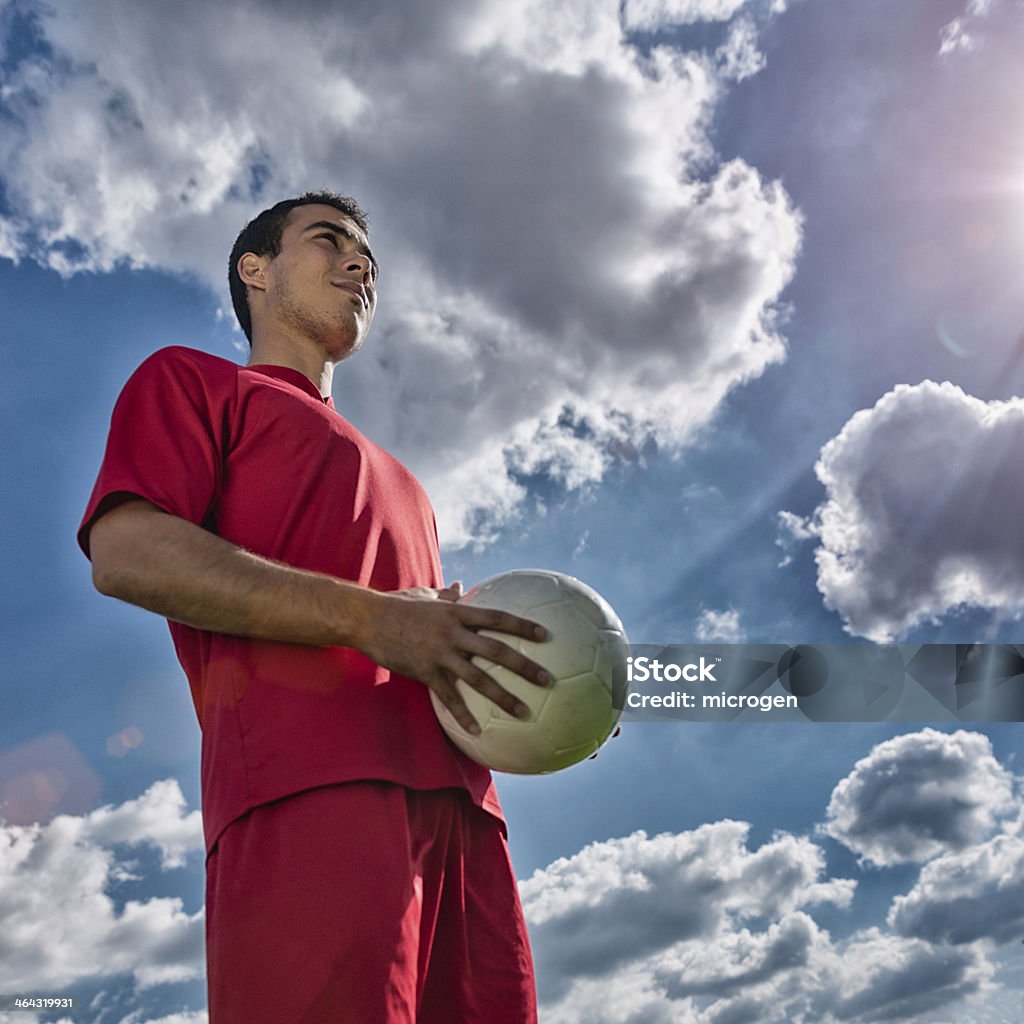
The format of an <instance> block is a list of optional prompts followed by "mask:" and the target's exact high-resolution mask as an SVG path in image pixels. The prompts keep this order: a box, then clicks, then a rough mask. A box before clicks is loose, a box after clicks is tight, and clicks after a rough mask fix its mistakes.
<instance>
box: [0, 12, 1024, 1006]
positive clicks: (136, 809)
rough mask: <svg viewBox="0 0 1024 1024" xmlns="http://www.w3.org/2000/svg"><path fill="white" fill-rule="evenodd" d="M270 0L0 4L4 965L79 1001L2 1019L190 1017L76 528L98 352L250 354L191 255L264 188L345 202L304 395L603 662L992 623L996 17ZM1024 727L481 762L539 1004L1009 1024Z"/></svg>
mask: <svg viewBox="0 0 1024 1024" xmlns="http://www.w3.org/2000/svg"><path fill="white" fill-rule="evenodd" d="M289 10H290V14H289V16H288V17H287V18H285V17H284V16H283V15H282V14H281V13H280V12H279V10H278V8H277V7H276V6H275V5H270V4H260V3H247V4H244V5H243V4H240V3H233V2H228V3H223V4H218V5H216V8H214V7H213V6H212V5H205V4H201V3H199V2H198V0H190V2H186V3H184V4H182V5H181V6H180V7H179V8H178V9H176V12H175V15H174V17H173V19H172V18H171V17H170V15H169V14H168V13H167V12H164V11H162V10H161V9H160V7H159V5H139V4H131V3H129V2H127V0H102V2H99V3H94V4H90V5H87V6H85V5H75V4H70V3H60V2H58V3H52V4H47V5H44V4H39V3H34V2H31V0H8V2H6V3H0V125H2V131H0V308H2V309H3V317H2V321H0V360H2V364H0V365H2V369H3V384H2V387H0V422H2V423H3V429H4V435H5V443H4V451H5V474H4V484H3V488H2V498H3V502H4V514H5V519H6V522H7V523H8V529H7V530H6V531H4V534H3V539H2V541H0V544H2V553H3V565H4V567H5V576H6V578H7V580H8V586H7V587H6V588H5V590H4V593H3V598H2V600H3V602H4V606H3V611H4V615H3V623H4V625H3V632H4V636H3V650H4V659H3V665H2V667H0V682H2V693H3V710H4V713H3V716H2V717H0V817H2V818H3V819H4V821H3V823H2V824H0V921H2V922H3V924H2V927H0V994H8V993H10V994H15V993H17V992H18V991H21V990H22V989H31V990H33V991H36V992H42V993H58V992H59V993H66V994H70V995H74V996H75V998H76V1000H77V1009H76V1010H75V1011H74V1013H72V1014H70V1015H67V1014H64V1015H61V1014H51V1015H42V1016H39V1017H38V1021H40V1022H43V1021H45V1022H52V1021H58V1020H61V1021H64V1022H67V1021H74V1022H75V1024H82V1022H94V1021H95V1022H102V1024H147V1022H148V1024H156V1022H159V1024H200V1022H203V1021H205V1010H204V1003H205V999H204V987H203V980H202V901H203V897H202V861H201V852H200V846H201V839H200V831H199V824H198V813H197V809H198V806H199V803H198V801H199V792H198V750H199V740H198V731H197V728H196V726H195V723H194V717H193V713H192V709H191V705H190V701H189V697H188V691H187V686H186V684H185V682H184V679H183V677H182V676H181V673H180V670H179V669H178V667H177V664H176V662H175V660H174V657H173V653H172V650H171V645H170V641H169V638H168V636H167V632H166V626H165V625H164V624H163V623H162V622H161V621H159V620H157V619H155V618H154V617H152V616H149V615H147V614H146V613H143V612H141V611H138V610H135V609H132V608H129V607H127V606H124V605H120V604H118V603H116V602H113V601H111V600H108V599H104V598H101V597H100V596H99V595H98V594H96V593H95V592H94V591H93V590H92V588H91V585H90V581H89V572H88V565H87V563H86V562H85V560H84V559H83V558H82V557H81V554H80V553H79V552H78V550H77V547H76V546H75V543H74V531H75V527H76V525H77V521H78V518H79V516H80V514H81V511H82V509H83V507H84V504H85V501H86V499H87V496H88V493H89V490H90V488H91V485H92V481H93V478H94V476H95V472H96V469H97V468H98V463H99V459H100V455H101V452H102V445H103V439H104V436H105V431H106V425H107V421H108V418H109V414H110V409H111V406H112V404H113V401H114V398H115V397H116V394H117V392H118V390H119V388H120V386H121V385H122V383H123V382H124V380H125V379H126V378H127V376H128V375H129V374H130V373H131V371H132V370H133V369H134V367H135V366H136V365H137V364H138V363H139V362H140V361H141V360H142V359H143V358H144V357H145V356H146V355H147V354H148V353H150V352H151V351H153V350H154V349H156V348H159V347H161V346H164V345H169V344H187V345H191V346H194V347H196V348H201V349H204V350H206V351H210V352H214V353H216V354H219V355H222V356H225V357H228V358H235V359H238V360H240V361H244V358H245V354H244V340H243V339H242V337H241V335H240V333H239V332H238V330H237V329H236V328H235V327H234V324H233V321H232V319H231V317H230V315H229V305H228V302H227V294H226V287H225V280H224V278H225V263H226V256H227V251H228V249H229V248H230V244H231V241H232V240H233V238H234V236H235V233H236V232H237V230H238V228H239V227H240V226H241V224H242V223H244V221H245V220H247V219H248V218H249V217H251V216H252V215H253V214H254V213H255V212H257V211H258V210H259V209H261V208H262V207H263V206H264V205H269V204H270V203H271V202H273V201H275V200H276V199H277V198H279V197H281V196H286V195H291V194H295V193H297V192H301V191H303V190H305V189H306V188H309V187H317V186H320V185H327V186H328V187H333V188H337V189H339V190H341V191H343V192H351V193H352V194H354V195H356V196H357V197H358V198H359V199H360V201H361V202H362V203H363V205H364V206H365V207H366V208H367V209H368V210H369V211H370V215H371V228H372V233H373V245H374V251H375V253H376V254H377V255H378V256H379V258H380V261H381V264H382V266H383V274H382V278H381V301H380V310H379V312H378V317H377V323H376V324H375V326H374V330H373V333H372V334H371V337H370V339H369V341H368V343H367V345H366V347H365V349H364V350H363V351H362V352H361V353H360V354H359V355H357V356H356V357H354V358H353V359H352V361H351V362H350V363H348V364H345V365H344V366H342V367H340V368H339V371H338V373H337V374H336V377H335V401H336V403H337V404H338V407H339V408H340V409H341V410H342V411H343V412H345V414H346V415H347V416H348V417H349V418H350V419H352V420H353V421H354V422H355V423H356V424H357V425H358V426H360V427H361V428H362V429H363V430H364V431H365V432H366V433H368V434H369V435H370V436H372V437H374V439H376V440H378V441H380V442H381V443H383V444H384V445H385V446H386V447H388V448H389V449H390V450H392V451H393V452H394V453H395V454H396V455H398V456H399V457H401V458H402V459H403V460H404V461H405V462H406V463H407V464H408V465H409V466H410V467H411V468H412V469H413V470H414V471H415V472H416V473H417V475H418V476H419V477H420V478H421V479H422V480H423V482H424V484H425V485H426V486H427V489H428V491H429V493H430V495H431V497H432V500H433V501H434V504H435V506H436V508H437V512H438V518H439V524H440V529H441V534H442V541H443V542H444V564H445V571H446V575H447V577H448V578H449V579H457V578H458V579H462V580H463V581H464V582H465V583H466V584H467V585H469V584H471V583H473V582H476V581H478V580H480V579H482V578H484V577H486V576H488V575H490V574H492V573H494V572H497V571H501V570H503V569H508V568H513V567H525V566H543V567H548V568H553V569H558V570H561V571H566V572H570V573H572V574H573V575H576V576H579V577H580V578H582V579H584V580H586V581H587V582H588V583H590V584H591V585H592V586H594V587H596V588H597V589H598V590H599V591H601V593H603V594H604V595H605V596H606V597H607V598H608V599H609V600H610V601H611V602H612V604H613V605H614V606H615V607H616V609H617V611H618V612H619V614H620V615H621V617H622V618H623V620H624V623H625V625H626V627H627V630H628V631H629V634H630V637H631V639H632V640H633V641H634V642H637V643H673V642H676V643H689V642H693V641H695V640H707V641H736V640H744V639H746V640H751V641H757V642H765V643H789V642H801V641H802V642H811V643H828V642H841V641H846V640H850V639H854V638H856V639H858V640H860V641H865V640H873V641H892V640H898V641H901V642H907V643H915V642H954V641H956V642H963V641H1003V642H1019V641H1020V640H1021V628H1022V627H1021V613H1022V610H1024V562H1022V559H1021V554H1020V552H1021V550H1022V541H1024V535H1022V530H1021V527H1020V525H1019V523H1020V516H1019V513H1018V511H1017V510H1018V509H1019V508H1020V507H1021V504H1022V500H1024V485H1022V484H1021V482H1020V481H1021V476H1020V474H1019V473H1017V472H1015V465H1016V456H1017V453H1018V452H1019V451H1020V450H1021V445H1022V443H1024V402H1022V400H1021V399H1019V398H1017V397H1016V396H1018V395H1020V393H1021V391H1022V388H1024V366H1022V359H1021V357H1022V353H1024V288H1022V286H1021V284H1020V280H1021V275H1020V267H1021V265H1022V263H1024V133H1022V132H1021V130H1020V127H1021V122H1020V117H1021V114H1020V103H1019V96H1020V95H1021V94H1022V93H1024V81H1022V78H1024V72H1022V71H1021V69H1020V61H1019V53H1020V52H1021V47H1022V43H1024V6H1022V5H1021V4H1020V3H1019V2H1016V0H905V2H900V3H893V2H883V0H858V3H856V4H843V3H840V2H838V0H626V2H625V3H623V4H617V3H610V2H599V0H572V2H564V3H558V4H555V3H553V2H552V0H529V2H525V3H522V4H518V5H509V4H504V3H502V2H500V0H493V2H492V0H487V2H484V3H474V4H470V3H468V2H465V0H445V2H444V3H439V4H436V5H430V11H429V12H428V11H427V10H426V9H425V6H424V5H414V4H411V3H404V2H399V0H394V2H387V3H377V4H369V3H363V2H351V3H346V4H343V5H328V4H321V3H317V2H313V0H309V2H307V3H302V4H297V5H292V6H291V7H290V9H289ZM944 382H948V383H944ZM1020 728H1021V727H1020V726H1019V725H1017V724H1014V723H1004V724H992V725H988V726H979V725H971V726H970V727H968V728H965V729H963V730H960V729H958V725H957V723H955V722H950V721H937V722H934V723H909V724H875V725H868V724H863V725H857V724H852V725H834V724H832V725H826V724H809V725H804V726H798V725H783V724H773V723H764V724H752V723H738V722H736V723H730V724H727V725H697V724H693V723H669V724H641V723H632V724H631V725H630V726H629V727H627V728H626V729H625V730H624V731H623V734H622V736H621V737H620V738H618V739H616V740H615V741H614V743H612V744H611V745H610V746H609V747H608V748H607V749H606V750H605V751H603V752H602V754H601V755H600V757H598V758H597V759H596V760H595V761H593V762H587V763H585V764H584V765H582V766H580V767H578V768H575V769H572V770H569V771H567V772H565V773H563V774H561V775H556V776H552V777H547V778H540V779H520V778H511V777H510V778H502V779H500V780H499V787H500V792H501V795H502V800H503V803H504V805H505V808H506V813H507V816H508V819H509V822H510V830H511V836H512V844H513V855H514V860H515V863H516V867H517V872H518V875H519V877H520V879H521V880H522V883H523V894H524V901H525V904H526V909H527V914H528V917H529V920H530V925H531V930H532V934H533V937H534V943H535V946H536V952H537V960H538V969H539V984H540V992H541V997H542V1003H543V1017H542V1019H543V1020H545V1022H547V1024H563V1022H564V1024H575V1022H588V1024H589V1022H596V1024H627V1022H628V1024H655V1022H664V1021H682V1022H686V1024H690V1022H693V1024H742V1022H747V1021H751V1022H753V1021H766V1022H770V1021H787V1022H789V1021H792V1022H807V1024H810V1022H812V1021H813V1022H825V1024H832V1022H840V1021H852V1022H855V1024H867V1022H871V1021H897V1022H903V1021H906V1022H926V1024H944V1022H956V1024H961V1022H977V1024H1001V1022H1003V1021H1005V1020H1009V1021H1014V1022H1016V1021H1021V1020H1024V1009H1022V1005H1024V998H1022V990H1024V964H1022V961H1021V953H1020V950H1021V948H1022V947H1021V945H1020V940H1021V938H1024V920H1022V914H1021V910H1020V908H1021V907H1022V906H1024V835H1022V830H1024V801H1022V791H1021V779H1020V771H1021V767H1020V760H1019V754H1018V752H1019V749H1020V741H1021V734H1020ZM893 779H896V780H897V782H895V783H894V782H893V781H892V780H893ZM886 780H888V781H886ZM4 1018H5V1015H4V1013H3V1012H2V1011H0V1020H3V1019H4ZM11 1020H12V1021H13V1020H17V1022H18V1024H32V1022H33V1015H31V1014H18V1015H17V1017H16V1018H15V1016H13V1015H11Z"/></svg>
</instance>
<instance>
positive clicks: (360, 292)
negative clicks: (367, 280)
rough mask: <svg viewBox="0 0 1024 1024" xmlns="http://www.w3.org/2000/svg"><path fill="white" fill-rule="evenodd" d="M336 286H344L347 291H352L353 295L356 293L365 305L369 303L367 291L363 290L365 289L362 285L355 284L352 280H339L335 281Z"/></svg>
mask: <svg viewBox="0 0 1024 1024" xmlns="http://www.w3.org/2000/svg"><path fill="white" fill-rule="evenodd" d="M334 287H335V288H342V289H344V290H345V291H347V292H351V293H352V294H353V295H355V296H356V297H357V298H358V299H359V301H360V302H361V303H362V304H363V305H364V306H366V305H367V304H368V303H367V301H366V292H364V291H363V289H362V287H361V286H360V285H358V284H354V283H352V282H350V281H338V282H336V283H335V285H334Z"/></svg>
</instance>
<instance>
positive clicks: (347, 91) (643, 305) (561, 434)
mask: <svg viewBox="0 0 1024 1024" xmlns="http://www.w3.org/2000/svg"><path fill="white" fill-rule="evenodd" d="M740 6H741V5H740V4H739V3H736V2H734V0H730V2H729V3H726V4H722V3H710V2H705V3H701V4H680V3H674V4H665V5H663V8H662V7H659V11H660V12H661V13H660V14H659V17H665V18H672V19H679V18H690V17H697V16H699V17H700V18H703V19H709V18H710V19H719V18H730V17H732V15H733V14H735V13H736V11H737V10H739V8H740ZM39 10H40V12H41V13H40V14H39V25H40V26H41V29H42V30H43V32H44V33H45V36H46V38H47V39H48V40H49V41H50V42H51V43H52V44H53V46H54V47H55V48H56V54H57V56H55V57H53V58H50V57H47V56H46V55H45V54H37V55H35V57H34V58H32V59H29V60H26V61H23V62H22V63H21V64H20V65H19V66H18V67H16V68H15V69H14V70H13V71H12V72H11V74H10V76H9V78H8V80H7V83H6V85H5V91H4V103H5V105H6V107H7V108H8V109H9V110H10V111H11V112H12V114H13V116H14V120H13V121H12V122H11V123H10V125H9V130H7V131H5V133H4V136H3V140H0V175H2V178H3V182H4V186H5V191H6V195H7V199H8V201H9V205H10V207H11V209H12V211H14V212H12V214H11V215H10V217H9V218H7V219H6V220H0V247H2V249H3V251H5V252H7V253H9V254H12V255H17V256H20V257H21V258H31V259H36V260H38V261H39V262H41V263H43V264H46V265H49V266H53V267H55V268H57V269H59V270H61V271H62V272H68V271H70V270H72V269H74V268H75V267H82V268H91V269H101V270H102V269H109V268H110V267H112V266H114V265H115V264H117V263H118V262H119V261H127V262H128V263H130V264H132V265H135V266H154V267H160V268H166V269H170V270H172V271H180V272H187V273H193V274H196V275H198V277H199V278H200V279H201V280H203V281H205V282H206V283H208V284H210V285H211V286H212V287H214V288H216V289H217V290H218V293H220V294H221V295H223V294H224V283H223V282H224V276H225V270H224V264H225V260H226V252H227V250H228V248H229V247H230V242H231V239H232V238H233V237H234V234H235V232H236V231H237V230H238V228H239V227H240V226H241V224H242V223H243V222H244V220H246V219H247V218H248V217H249V216H251V215H252V214H253V213H254V212H255V211H256V210H257V209H258V208H259V206H260V205H263V203H262V202H261V201H260V200H259V199H257V198H256V197H254V196H253V195H252V194H251V193H252V192H253V187H252V186H253V182H254V181H258V182H261V183H262V184H263V187H264V195H265V198H266V199H267V201H270V200H273V199H276V198H278V197H279V196H280V195H282V194H293V193H294V192H296V191H300V190H302V189H304V188H306V187H309V186H315V185H318V184H321V183H327V184H329V185H333V186H335V187H338V188H340V189H341V190H342V191H351V192H352V193H354V194H356V195H357V196H358V197H360V199H361V201H362V202H363V203H364V205H365V206H366V207H367V208H368V209H369V210H370V212H371V216H372V218H373V223H374V248H375V250H377V251H378V255H379V256H381V257H382V259H383V264H384V275H383V277H382V298H381V309H380V313H379V315H378V322H377V326H376V327H375V334H374V337H373V338H371V341H370V344H369V345H368V346H367V348H366V350H365V351H364V353H362V354H361V355H360V356H359V357H358V358H356V359H355V360H353V362H352V363H351V364H350V365H348V366H345V367H343V368H342V371H341V373H340V374H339V384H338V397H339V404H341V405H342V407H343V408H344V409H345V411H346V412H347V413H349V414H351V418H354V419H355V420H356V422H357V423H358V424H359V425H360V426H362V427H364V429H366V430H367V432H368V433H370V434H371V436H373V437H374V439H375V440H379V441H380V442H381V443H383V444H384V445H385V446H386V447H389V448H391V449H393V450H396V452H397V453H398V454H399V455H400V456H401V457H403V458H404V459H405V460H406V461H408V462H409V463H410V464H411V465H412V467H413V468H414V470H415V471H416V472H417V474H418V475H419V476H420V477H421V478H422V479H423V480H424V482H425V483H426V484H427V485H428V489H429V490H430V492H431V494H432V496H433V497H434V499H435V502H436V504H437V506H438V517H439V521H440V524H441V531H442V537H443V539H444V540H446V541H447V542H448V543H449V544H459V543H464V542H467V541H469V540H471V539H476V540H481V539H483V540H485V539H487V537H488V536H491V535H493V532H494V531H495V530H497V529H499V528H500V527H501V526H502V525H503V524H506V523H508V522H511V521H513V520H514V519H515V517H516V515H517V512H518V510H519V509H520V508H521V507H522V504H523V501H524V500H525V499H526V498H527V496H528V488H527V487H526V486H525V485H524V483H523V480H524V478H525V477H526V476H527V475H529V473H531V472H534V471H537V472H543V473H547V474H549V475H550V476H552V477H553V478H554V479H556V480H557V481H559V482H560V483H562V484H563V485H564V486H565V487H569V488H572V487H576V486H580V485H582V484H584V483H587V482H590V481H594V480H598V479H600V478H601V476H602V475H603V474H604V473H605V472H606V470H607V468H608V466H609V465H610V464H611V463H612V462H613V461H614V460H615V459H618V458H623V457H629V454H628V453H630V452H635V451H636V449H637V447H638V445H639V443H640V442H641V441H642V440H643V439H645V438H647V437H653V438H655V439H656V440H657V441H658V443H659V444H660V445H661V446H662V447H663V448H665V449H667V450H668V451H676V450H678V449H679V447H680V446H681V445H684V444H686V443H687V441H688V440H689V439H690V438H691V437H692V435H693V432H694V430H695V429H696V428H697V427H699V426H700V425H702V424H704V423H706V422H707V421H708V419H709V418H710V417H711V415H712V414H713V413H714V411H715V409H716V408H717V407H718V405H719V403H720V402H721V401H722V399H723V397H724V396H725V395H726V394H727V393H728V392H729V391H730V390H731V389H733V388H735V387H736V386H737V385H739V384H740V383H741V382H743V381H745V380H748V379H750V378H753V377H757V376H758V375H760V374H761V373H763V372H764V370H765V368H766V367H768V366H770V365H771V364H773V363H777V362H779V361H780V360H782V359H783V358H784V356H785V345H784V341H783V339H782V336H781V334H780V331H779V327H778V323H777V319H778V318H777V314H776V303H777V300H778V298H779V294H780V292H781V291H782V289H783V288H784V287H785V285H786V284H787V282H788V281H789V280H790V278H791V277H792V274H793V272H794V263H795V259H796V255H797V251H798V249H799V245H800V239H801V232H802V228H801V220H800V217H799V215H798V213H797V212H796V211H795V210H794V208H793V207H792V205H791V203H790V201H789V198H788V196H787V195H786V193H785V192H784V190H783V189H782V187H781V186H780V185H779V184H778V183H775V182H766V181H764V180H762V178H761V176H760V175H759V174H758V172H757V171H756V169H754V168H752V167H750V166H748V165H747V164H745V163H743V162H742V161H739V160H733V161H731V162H729V163H726V164H725V165H723V166H716V162H715V153H714V150H713V147H712V146H711V143H710V142H709V138H708V128H709V125H710V122H711V118H712V117H713V114H714V111H715V108H716V104H717V102H718V100H719V99H720V97H721V96H722V94H723V89H724V87H725V83H726V81H727V80H728V79H730V78H737V77H743V76H744V75H746V74H749V73H752V70H753V68H754V66H755V65H756V64H757V63H758V62H759V61H760V59H761V58H760V55H759V54H758V52H757V46H756V42H757V41H756V33H755V32H754V29H753V28H752V24H753V23H752V22H750V21H749V20H745V19H744V18H742V17H741V18H739V19H737V20H736V22H735V23H734V25H733V26H732V28H731V30H730V32H731V34H730V35H729V37H728V41H727V43H726V44H724V48H723V49H722V50H721V52H720V53H719V54H718V56H717V60H718V65H717V66H716V58H715V56H714V55H713V54H708V53H696V54H684V53H680V52H677V51H673V50H670V49H667V48H664V47H660V48H655V49H654V50H653V51H652V52H651V53H650V54H649V55H647V56H645V57H641V56H640V55H639V54H638V53H637V51H635V50H634V49H633V48H632V47H631V46H630V45H629V43H628V41H627V40H626V38H625V37H624V35H623V27H622V25H621V24H620V22H619V16H618V11H617V9H616V5H615V4H608V3H604V2H598V0H577V2H576V3H574V4H572V5H561V4H557V5H555V4H551V3H549V2H547V0H530V2H525V3H522V4H508V3H505V2H503V0H489V2H486V3H481V4H469V3H467V2H465V0H449V2H448V3H446V4H444V5H434V6H432V7H431V8H430V10H429V12H428V11H427V9H426V8H424V7H423V6H422V5H419V6H417V5H413V4H401V3H394V4H390V5H385V6H384V7H383V8H376V7H374V8H372V9H371V8H369V7H368V8H366V10H365V11H362V13H361V15H360V16H357V17H350V18H343V19H342V18H338V17H337V16H336V12H335V11H334V10H333V9H331V8H330V7H329V6H327V5H320V4H309V5H306V6H305V7H303V13H302V17H301V18H296V17H295V16H294V15H293V13H292V12H290V11H288V12H285V11H283V10H282V9H280V8H279V7H278V6H277V5H272V4H245V5H243V4H242V3H241V2H240V0H235V2H226V3H222V4H216V5H210V4H201V3H198V2H197V0H187V2H185V3H184V4H183V5H180V6H179V7H178V8H176V9H175V11H174V12H173V13H172V12H170V9H166V8H163V7H160V6H159V5H145V4H133V3H130V2H129V0H101V2H98V3H95V4H90V5H89V6H88V8H87V9H83V8H76V7H73V6H70V5H56V6H54V7H52V8H45V9H44V8H42V7H40V8H39ZM772 10H775V9H774V8H773V9H772ZM183 24H188V25H189V31H188V32H182V31H180V30H179V26H181V25H183ZM299 67H301V69H302V73H301V74H296V73H295V72H296V68H299ZM439 69H444V73H443V74H442V73H439Z"/></svg>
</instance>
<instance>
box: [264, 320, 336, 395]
mask: <svg viewBox="0 0 1024 1024" xmlns="http://www.w3.org/2000/svg"><path fill="white" fill-rule="evenodd" d="M248 365H249V366H288V367H291V369H293V370H298V371H299V373H301V374H304V375H305V376H306V377H308V378H309V379H310V380H311V381H312V382H313V383H314V384H315V385H316V386H317V387H318V388H319V389H320V394H321V395H323V396H324V398H327V397H328V396H329V395H330V393H331V382H332V381H333V379H334V366H335V364H334V361H333V360H331V359H329V358H327V357H326V356H325V355H324V353H323V352H322V351H321V350H319V348H318V347H317V346H316V345H315V344H313V343H311V342H310V343H306V344H296V342H295V341H294V340H293V339H284V338H282V337H280V336H270V337H267V336H261V335H259V334H254V335H253V339H252V352H251V354H250V355H249V362H248Z"/></svg>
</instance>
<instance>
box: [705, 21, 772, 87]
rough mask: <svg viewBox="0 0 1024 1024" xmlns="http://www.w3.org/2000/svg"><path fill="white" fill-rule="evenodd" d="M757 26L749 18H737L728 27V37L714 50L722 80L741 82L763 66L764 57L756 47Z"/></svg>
mask: <svg viewBox="0 0 1024 1024" xmlns="http://www.w3.org/2000/svg"><path fill="white" fill-rule="evenodd" d="M757 36H758V32H757V26H756V25H755V24H754V21H753V19H751V18H737V19H736V20H735V21H734V22H733V23H732V25H730V26H729V35H728V36H727V37H726V40H725V42H724V43H722V45H721V46H720V47H719V48H718V49H717V50H715V59H716V61H717V62H718V69H719V73H720V74H721V75H722V77H723V78H728V79H734V80H735V81H737V82H742V81H743V79H744V78H750V77H751V76H752V75H756V74H757V73H758V71H760V70H761V69H762V68H763V67H764V66H765V56H764V54H763V53H762V52H761V51H760V50H759V49H758V46H757Z"/></svg>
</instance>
